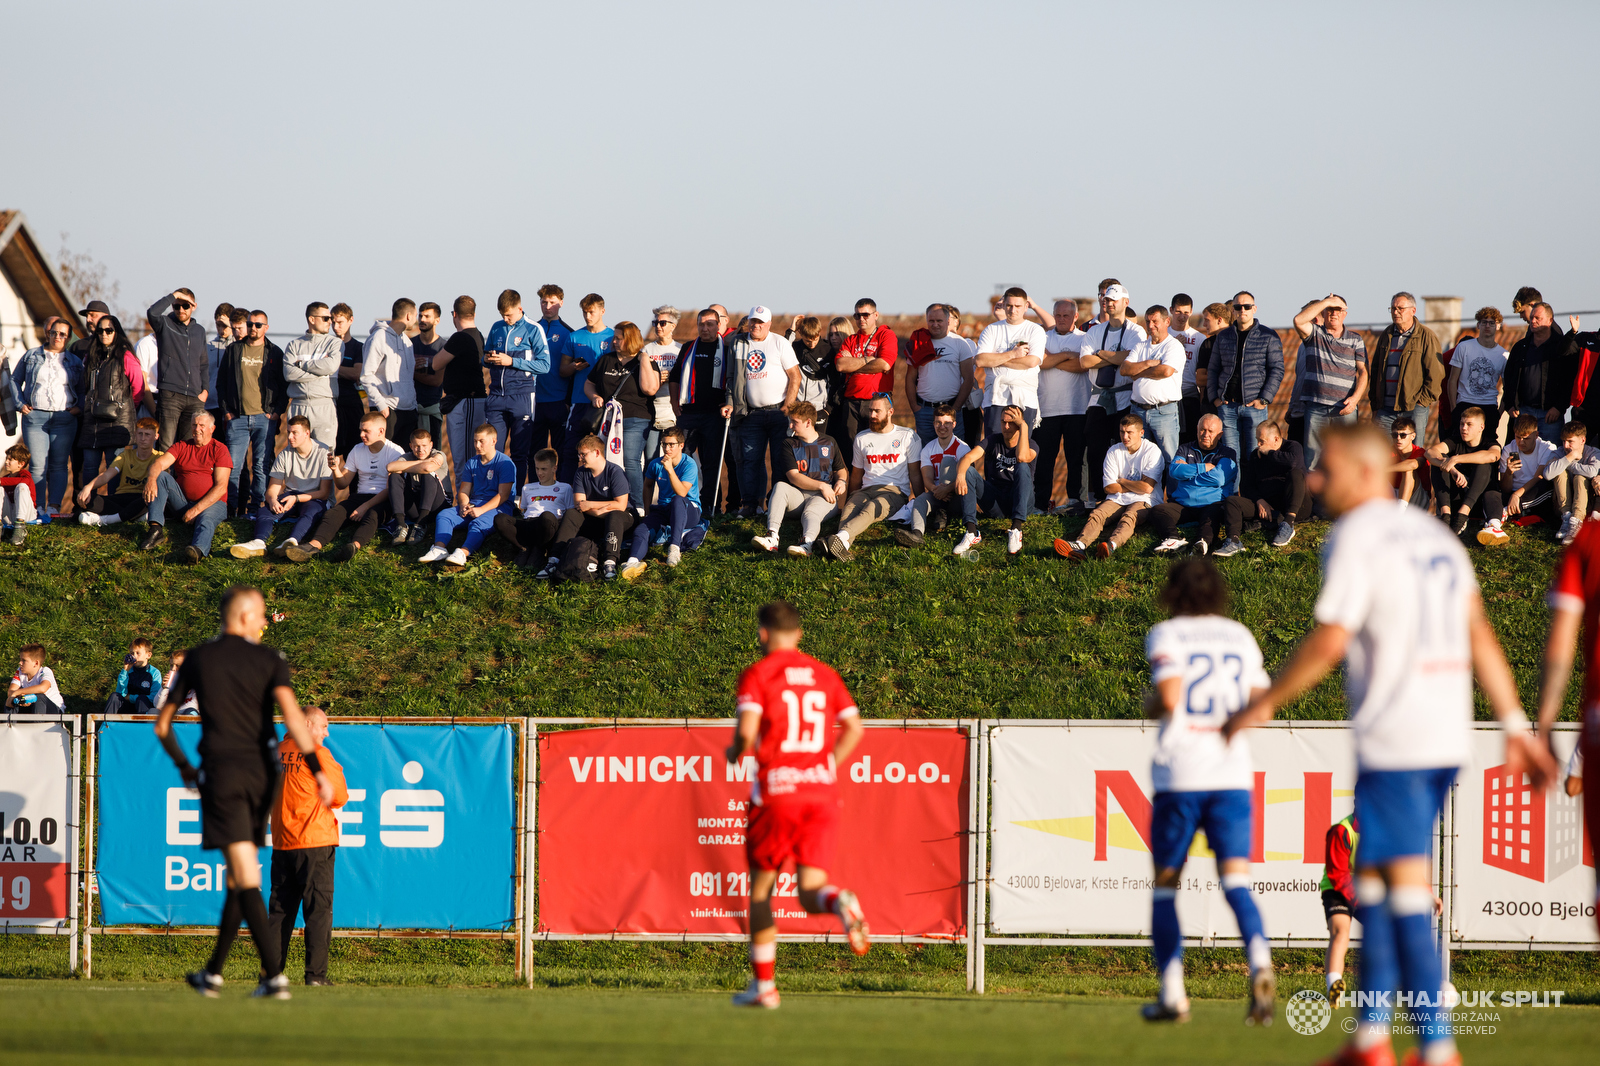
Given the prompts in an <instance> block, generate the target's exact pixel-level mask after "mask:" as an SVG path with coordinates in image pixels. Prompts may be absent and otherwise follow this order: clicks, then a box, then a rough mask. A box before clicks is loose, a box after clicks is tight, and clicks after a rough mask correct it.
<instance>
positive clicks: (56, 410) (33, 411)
mask: <svg viewBox="0 0 1600 1066" xmlns="http://www.w3.org/2000/svg"><path fill="white" fill-rule="evenodd" d="M202 335H203V331H202ZM69 336H71V332H70V330H69V329H68V328H67V323H66V321H65V320H64V319H60V318H54V319H51V320H50V322H49V323H48V324H47V325H46V326H45V332H44V343H43V344H41V345H40V346H39V347H37V348H30V349H28V350H27V351H26V352H24V353H23V354H22V358H21V359H20V360H18V361H17V365H16V368H15V369H13V370H12V371H11V381H12V385H13V386H14V387H15V388H16V391H17V398H18V399H19V400H20V401H21V406H20V407H19V408H18V410H19V411H20V412H21V414H22V440H23V442H24V443H25V444H27V446H28V452H29V456H30V459H29V463H30V466H29V473H30V474H31V475H32V476H33V481H34V498H35V499H36V500H37V501H38V504H39V513H40V514H41V515H52V514H57V513H59V511H60V509H61V508H63V507H65V506H66V503H67V501H66V498H65V497H66V494H67V474H68V472H69V471H70V468H71V461H72V446H73V444H74V443H75V442H76V441H77V439H78V414H79V412H80V411H81V410H82V408H81V406H80V405H81V403H82V397H83V361H82V360H80V359H79V358H78V357H77V356H75V355H73V354H72V353H71V352H69V351H67V338H68V337H69Z"/></svg>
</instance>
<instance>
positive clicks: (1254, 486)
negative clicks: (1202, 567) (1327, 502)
mask: <svg viewBox="0 0 1600 1066" xmlns="http://www.w3.org/2000/svg"><path fill="white" fill-rule="evenodd" d="M1310 513H1311V497H1310V495H1309V494H1308V493H1307V492H1306V461H1305V450H1304V449H1303V448H1302V447H1301V446H1300V442H1299V441H1295V440H1285V439H1284V434H1283V427H1282V426H1281V425H1279V424H1278V423H1277V422H1263V423H1261V424H1260V425H1259V426H1257V427H1256V446H1255V450H1254V451H1252V452H1251V453H1250V454H1249V455H1247V456H1245V458H1244V462H1242V463H1241V464H1240V465H1239V494H1238V495H1237V496H1229V497H1228V498H1227V499H1226V500H1224V501H1223V504H1222V521H1223V527H1224V533H1225V535H1226V536H1227V538H1228V539H1227V540H1225V541H1223V542H1222V545H1221V546H1220V547H1218V548H1217V550H1216V551H1214V552H1212V554H1213V555H1215V556H1216V557H1217V558H1219V559H1227V558H1229V557H1230V556H1234V555H1238V554H1239V553H1240V552H1242V551H1244V541H1243V540H1242V539H1241V538H1242V537H1243V536H1244V532H1245V530H1246V529H1255V528H1256V527H1257V526H1258V525H1259V526H1261V527H1263V528H1266V527H1275V528H1276V529H1277V533H1276V534H1275V535H1274V536H1273V538H1272V546H1273V547H1274V548H1282V547H1286V546H1287V545H1288V544H1289V542H1290V541H1292V540H1294V524H1295V522H1297V521H1299V520H1300V519H1301V518H1303V517H1305V516H1307V515H1309V514H1310Z"/></svg>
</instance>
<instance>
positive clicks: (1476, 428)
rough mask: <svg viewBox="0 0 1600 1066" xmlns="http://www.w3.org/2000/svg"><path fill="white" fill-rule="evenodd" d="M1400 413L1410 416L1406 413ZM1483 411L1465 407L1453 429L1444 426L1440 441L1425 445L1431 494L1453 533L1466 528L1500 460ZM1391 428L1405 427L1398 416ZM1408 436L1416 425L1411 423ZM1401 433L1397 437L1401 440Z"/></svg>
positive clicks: (1413, 436) (1414, 431) (1441, 515)
mask: <svg viewBox="0 0 1600 1066" xmlns="http://www.w3.org/2000/svg"><path fill="white" fill-rule="evenodd" d="M1401 417H1406V418H1409V417H1410V416H1409V415H1404V416H1401ZM1486 421H1487V419H1486V416H1485V413H1484V411H1483V410H1482V409H1481V408H1478V407H1468V408H1467V409H1466V410H1464V411H1462V412H1461V417H1460V420H1459V421H1458V422H1457V423H1456V426H1455V428H1454V429H1453V430H1451V429H1449V428H1447V427H1443V426H1441V427H1440V429H1441V430H1444V433H1443V435H1442V436H1441V439H1440V440H1439V443H1437V444H1435V445H1433V447H1431V448H1429V449H1427V456H1428V465H1429V466H1430V467H1432V468H1433V494H1434V498H1435V499H1436V500H1437V501H1438V503H1439V518H1440V520H1441V521H1443V522H1444V523H1445V524H1446V525H1447V526H1449V527H1450V532H1452V533H1454V534H1455V535H1456V536H1458V537H1459V536H1460V535H1461V534H1463V533H1465V532H1466V531H1467V521H1468V516H1469V515H1470V514H1471V513H1472V509H1473V508H1474V507H1476V506H1477V505H1478V502H1479V500H1481V499H1482V498H1483V494H1484V493H1485V492H1487V491H1489V490H1490V489H1491V488H1493V487H1494V479H1495V464H1496V463H1498V462H1499V461H1500V445H1499V444H1498V443H1496V441H1495V440H1494V438H1493V437H1491V436H1489V433H1488V429H1487V426H1486ZM1392 428H1394V429H1397V430H1402V431H1403V430H1405V429H1406V428H1408V427H1407V426H1406V425H1405V424H1403V423H1401V421H1400V419H1399V418H1397V419H1395V420H1394V423H1393V426H1392ZM1409 428H1410V431H1411V440H1412V441H1415V439H1416V436H1415V435H1416V427H1415V426H1414V425H1412V426H1410V427H1409ZM1402 439H1403V437H1396V440H1402Z"/></svg>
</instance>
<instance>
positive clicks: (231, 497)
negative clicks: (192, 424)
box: [217, 311, 289, 518]
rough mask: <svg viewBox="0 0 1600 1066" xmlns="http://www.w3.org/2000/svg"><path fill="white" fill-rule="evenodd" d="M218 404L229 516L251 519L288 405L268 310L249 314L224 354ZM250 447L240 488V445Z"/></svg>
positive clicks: (262, 494) (219, 371) (262, 495)
mask: <svg viewBox="0 0 1600 1066" xmlns="http://www.w3.org/2000/svg"><path fill="white" fill-rule="evenodd" d="M217 392H218V400H219V403H218V406H219V407H220V408H221V410H222V417H223V418H225V419H226V420H227V440H228V451H229V453H230V454H231V455H232V456H233V474H232V476H231V480H230V482H229V484H228V511H229V513H230V514H231V515H237V516H242V517H245V518H254V517H255V514H256V512H257V511H258V510H260V508H261V504H262V502H263V501H264V500H266V498H267V466H268V460H269V457H270V456H271V455H272V447H273V444H274V443H275V442H276V440H277V437H278V422H279V420H280V419H281V418H282V416H283V412H284V411H285V410H286V409H287V408H288V406H289V389H288V382H287V381H286V380H285V379H284V370H283V349H282V348H279V347H278V346H277V345H276V344H274V343H273V342H272V341H271V340H268V339H267V313H266V312H265V311H251V312H250V326H249V334H248V336H247V338H246V339H245V340H242V341H234V342H233V343H232V344H230V345H228V350H227V351H226V352H225V353H223V356H222V362H221V364H220V365H219V366H218V369H217ZM246 448H249V450H250V484H249V487H248V489H245V488H242V487H241V484H240V483H241V481H242V480H243V476H244V454H245V449H246Z"/></svg>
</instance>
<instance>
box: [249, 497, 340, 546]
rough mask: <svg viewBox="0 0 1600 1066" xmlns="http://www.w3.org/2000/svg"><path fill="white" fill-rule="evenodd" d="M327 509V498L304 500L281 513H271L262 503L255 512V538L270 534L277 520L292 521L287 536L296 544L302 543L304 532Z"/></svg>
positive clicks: (307, 531)
mask: <svg viewBox="0 0 1600 1066" xmlns="http://www.w3.org/2000/svg"><path fill="white" fill-rule="evenodd" d="M327 509H328V501H327V500H306V501H305V502H304V503H297V504H295V505H294V506H293V507H291V508H289V509H288V510H287V511H285V512H283V513H282V514H273V513H272V509H271V508H270V507H267V506H266V505H265V504H263V505H262V507H261V510H259V511H257V512H256V539H257V540H266V539H267V538H268V537H270V536H272V527H273V526H275V525H277V524H278V523H279V522H293V523H294V529H293V531H291V532H290V534H289V536H291V537H293V538H294V541H295V543H296V544H304V543H305V541H306V534H308V533H310V532H311V527H312V526H314V525H316V524H317V519H319V518H321V517H322V512H324V511H326V510H327Z"/></svg>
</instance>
